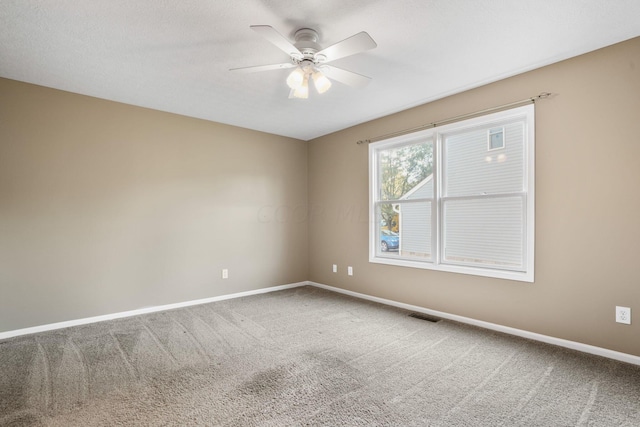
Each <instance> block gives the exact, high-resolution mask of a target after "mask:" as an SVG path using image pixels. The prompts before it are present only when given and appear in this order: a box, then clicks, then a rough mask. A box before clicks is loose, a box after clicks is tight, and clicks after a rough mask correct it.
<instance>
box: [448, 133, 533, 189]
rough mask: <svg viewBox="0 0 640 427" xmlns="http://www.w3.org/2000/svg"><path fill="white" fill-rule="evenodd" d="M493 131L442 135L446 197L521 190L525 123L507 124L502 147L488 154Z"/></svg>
mask: <svg viewBox="0 0 640 427" xmlns="http://www.w3.org/2000/svg"><path fill="white" fill-rule="evenodd" d="M493 128H494V127H484V128H476V129H473V130H466V131H463V132H461V133H455V134H448V135H444V139H443V167H444V170H443V183H444V195H445V196H449V197H456V196H471V195H480V194H499V193H516V192H521V191H524V124H523V123H522V122H516V123H510V124H506V125H505V126H504V134H502V135H503V138H504V144H505V148H503V149H501V150H496V151H489V149H488V147H487V132H488V130H489V129H493Z"/></svg>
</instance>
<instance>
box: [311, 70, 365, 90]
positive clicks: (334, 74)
mask: <svg viewBox="0 0 640 427" xmlns="http://www.w3.org/2000/svg"><path fill="white" fill-rule="evenodd" d="M320 70H321V71H322V72H323V73H324V75H325V76H327V77H329V78H330V79H333V80H335V81H338V82H340V83H344V84H346V85H349V86H353V87H358V88H361V87H365V86H366V85H368V84H369V82H370V81H371V77H367V76H363V75H362V74H358V73H354V72H353V71H347V70H343V69H342V68H338V67H334V66H332V65H323V66H322V67H320Z"/></svg>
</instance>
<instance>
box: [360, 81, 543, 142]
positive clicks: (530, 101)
mask: <svg viewBox="0 0 640 427" xmlns="http://www.w3.org/2000/svg"><path fill="white" fill-rule="evenodd" d="M551 95H552V93H549V92H541V93H540V94H539V95H536V96H534V97H531V98H527V99H523V100H521V101H516V102H511V103H509V104H503V105H499V106H497V107H492V108H487V109H485V110H480V111H474V112H473V113H467V114H461V115H459V116H455V117H451V118H448V119H444V120H439V121H437V122H431V123H429V124H426V125H421V126H416V127H414V128H411V129H405V130H400V131H396V132H391V133H387V134H385V135H380V136H375V137H373V138H370V139H361V140H359V141H357V142H356V144H370V143H372V142H376V141H382V140H383V139H387V138H391V137H394V136H400V135H405V134H408V133H412V132H417V131H419V130H424V129H429V128H434V127H436V126H441V125H443V124H446V123H452V122H457V121H459V120H462V119H466V118H469V117H473V116H479V115H481V114H486V113H492V112H494V111H499V110H505V109H507V108H510V107H516V106H519V105H525V104H533V103H535V102H536V101H537V100H539V99H545V98H548V97H550V96H551Z"/></svg>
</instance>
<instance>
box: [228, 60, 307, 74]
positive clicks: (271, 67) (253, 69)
mask: <svg viewBox="0 0 640 427" xmlns="http://www.w3.org/2000/svg"><path fill="white" fill-rule="evenodd" d="M295 66H296V64H292V63H290V62H285V63H284V64H273V65H257V66H254V67H241V68H231V69H230V70H229V71H236V72H239V73H256V72H258V71H269V70H283V69H285V68H293V67H295Z"/></svg>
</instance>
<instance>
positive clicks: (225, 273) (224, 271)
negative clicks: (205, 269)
mask: <svg viewBox="0 0 640 427" xmlns="http://www.w3.org/2000/svg"><path fill="white" fill-rule="evenodd" d="M222 278H223V279H228V278H229V270H227V269H226V268H223V269H222Z"/></svg>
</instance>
